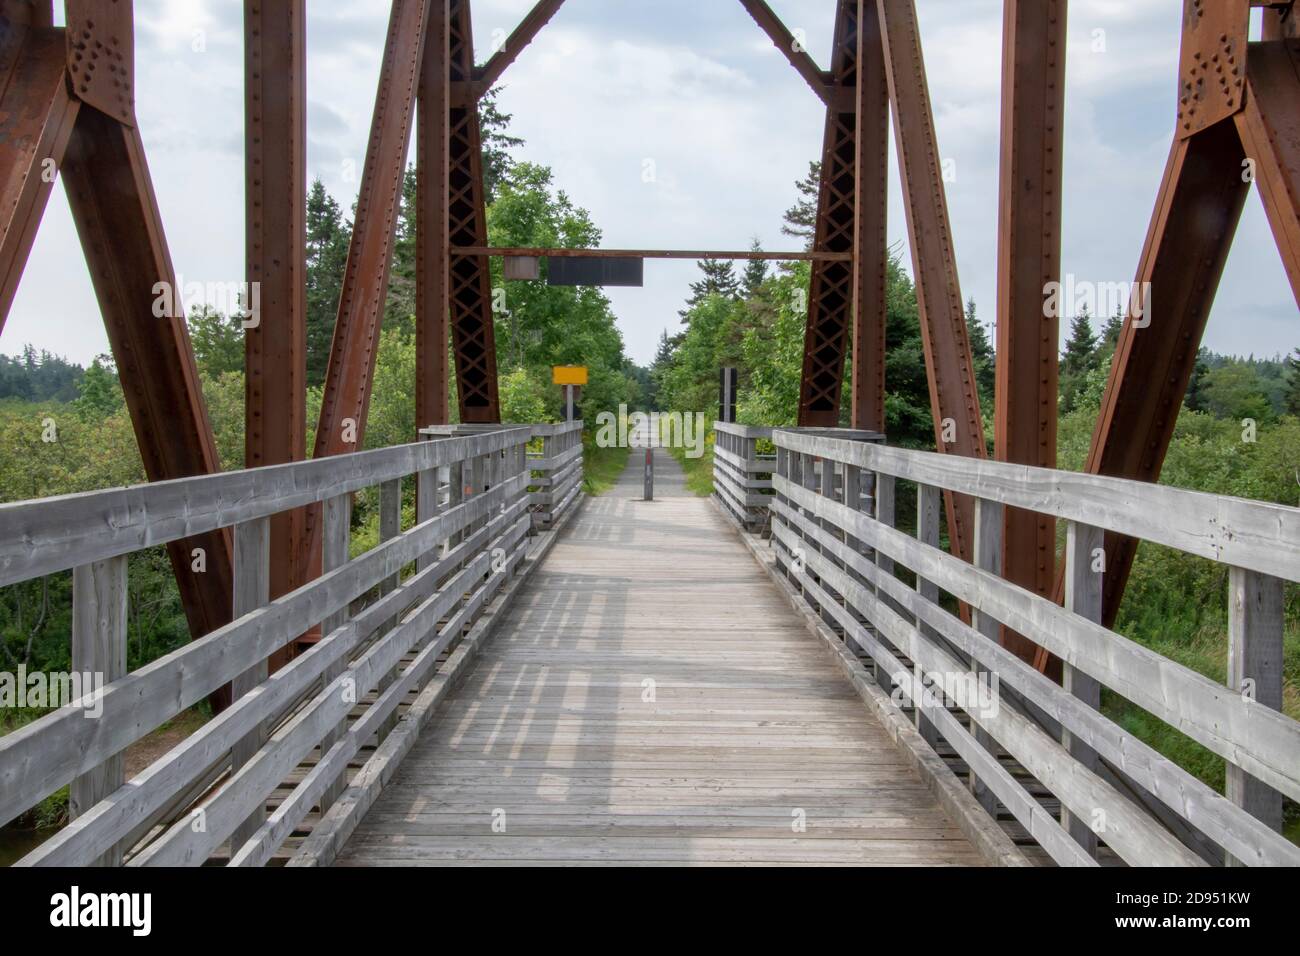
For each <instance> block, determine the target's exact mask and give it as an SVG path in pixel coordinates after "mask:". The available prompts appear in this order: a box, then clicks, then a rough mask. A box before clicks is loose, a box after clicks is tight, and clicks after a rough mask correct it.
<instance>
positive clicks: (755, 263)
mask: <svg viewBox="0 0 1300 956" xmlns="http://www.w3.org/2000/svg"><path fill="white" fill-rule="evenodd" d="M749 251H750V252H762V251H763V247H762V246H761V245H760V244H759V241H758V237H757V236H755V237H754V241H753V242H751V243H750V245H749ZM766 278H767V261H766V260H764V259H750V260H749V262H747V263H746V264H745V271H744V272H742V273H741V276H740V289H741V292H742V294H743V295H744V297H745V299H747V300H748V299H752V298H754V297H755V296H756V295H758V290H759V287H760V286H762V285H763V281H764V280H765V279H766Z"/></svg>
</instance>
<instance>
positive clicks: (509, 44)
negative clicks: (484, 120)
mask: <svg viewBox="0 0 1300 956" xmlns="http://www.w3.org/2000/svg"><path fill="white" fill-rule="evenodd" d="M563 5H564V0H538V3H537V5H536V6H534V7H533V8H532V9H531V10H529V11H528V13H527V15H526V16H525V17H524V18H523V20H521V21H520V23H519V26H517V27H515V30H514V32H513V33H511V34H510V36H509V37H507V38H506V42H505V45H503V46H502V47H501V48H500V49H498V50H496V51H494V52H493V54H492V56H491V57H490V58H489V59H488V61H487V63H485V64H483V66H481V67H479V68H477V69H476V70H474V80H475V85H476V86H477V87H478V89H479V95H480V96H482V95H483V93H486V92H487V91H488V90H490V89H492V87H494V86H495V85H496V84H497V82H498V81H499V80H500V79H501V75H502V74H503V73H505V71H506V70H507V69H508V68H509V67H510V64H512V63H514V62H515V59H516V58H517V57H518V56H519V54H520V53H522V52H523V51H524V48H525V47H526V46H528V44H530V43H532V42H533V39H534V38H535V37H536V36H537V34H538V33H539V32H540V31H541V29H542V27H544V26H546V24H548V23H550V22H551V17H553V16H555V14H556V12H557V11H558V10H559V9H560V7H562V6H563Z"/></svg>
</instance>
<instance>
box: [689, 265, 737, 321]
mask: <svg viewBox="0 0 1300 956" xmlns="http://www.w3.org/2000/svg"><path fill="white" fill-rule="evenodd" d="M700 271H701V272H703V273H704V278H703V279H701V280H700V281H699V282H692V283H691V297H690V298H689V299H687V300H686V308H685V309H683V310H682V311H681V312H680V313H678V314H679V315H681V317H682V321H683V322H685V321H687V318H686V317H687V315H688V314H689V313H690V311H691V309H693V308H695V307H696V306H697V305H699V304H700V303H701V302H703V301H704V300H705V299H707V298H708V297H709V296H711V295H720V296H723V297H724V298H727V299H738V298H740V283H739V282H737V281H736V269H735V263H733V262H723V261H722V260H720V259H701V260H700Z"/></svg>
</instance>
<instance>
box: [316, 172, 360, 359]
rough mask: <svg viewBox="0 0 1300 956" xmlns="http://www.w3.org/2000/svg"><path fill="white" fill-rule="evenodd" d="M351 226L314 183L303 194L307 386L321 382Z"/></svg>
mask: <svg viewBox="0 0 1300 956" xmlns="http://www.w3.org/2000/svg"><path fill="white" fill-rule="evenodd" d="M351 241H352V224H351V223H349V222H348V221H347V220H345V219H344V218H343V212H342V210H341V209H339V204H338V203H337V202H335V201H334V198H333V197H332V196H331V195H330V194H329V193H328V192H326V191H325V185H324V184H323V183H322V182H321V181H320V180H319V179H318V180H316V181H315V182H313V183H312V184H311V190H310V191H309V192H308V193H307V384H308V385H320V384H322V383H323V382H324V381H325V372H326V370H327V368H328V366H329V355H330V344H331V342H332V341H333V338H334V322H335V320H336V319H337V318H338V308H339V297H340V296H341V295H342V293H343V273H344V270H345V269H346V268H347V261H348V244H349V243H350V242H351Z"/></svg>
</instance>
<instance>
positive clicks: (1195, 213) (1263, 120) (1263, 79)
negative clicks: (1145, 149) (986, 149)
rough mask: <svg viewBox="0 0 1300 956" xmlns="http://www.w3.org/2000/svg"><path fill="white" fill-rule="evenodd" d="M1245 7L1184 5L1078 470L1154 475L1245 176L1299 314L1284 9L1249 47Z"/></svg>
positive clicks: (1112, 548) (1118, 588) (1297, 181)
mask: <svg viewBox="0 0 1300 956" xmlns="http://www.w3.org/2000/svg"><path fill="white" fill-rule="evenodd" d="M1251 5H1252V4H1251V2H1250V0H1222V2H1217V3H1210V2H1207V0H1185V3H1184V11H1183V48H1182V56H1181V59H1180V68H1179V72H1180V77H1179V102H1178V128H1177V132H1176V134H1175V139H1174V144H1173V147H1172V149H1171V151H1170V155H1169V161H1168V164H1167V166H1166V168H1165V174H1164V178H1163V180H1162V182H1161V184H1160V191H1159V195H1158V197H1157V199H1156V208H1155V212H1154V214H1153V216H1152V219H1151V225H1150V227H1149V229H1148V232H1147V238H1146V242H1145V244H1144V246H1143V250H1142V257H1141V261H1140V263H1139V265H1138V270H1137V277H1136V280H1135V283H1134V287H1133V288H1134V292H1135V294H1134V295H1133V296H1132V297H1131V301H1130V304H1129V309H1128V321H1126V322H1125V324H1124V328H1123V331H1122V332H1121V334H1120V338H1119V343H1118V345H1117V347H1116V350H1115V357H1114V359H1113V360H1112V364H1111V371H1110V378H1109V380H1108V381H1107V384H1106V391H1105V393H1104V395H1103V398H1102V404H1101V413H1100V416H1099V418H1098V421H1097V426H1096V429H1095V431H1094V432H1093V437H1092V445H1091V448H1090V451H1089V455H1088V461H1087V466H1086V469H1087V471H1089V472H1090V473H1093V474H1100V475H1111V476H1115V477H1123V478H1133V479H1138V480H1142V481H1156V480H1157V479H1158V478H1159V477H1160V469H1161V467H1162V465H1163V463H1164V459H1165V455H1166V453H1167V451H1168V449H1169V443H1170V441H1171V440H1172V437H1173V431H1174V425H1175V423H1176V421H1177V418H1178V413H1179V410H1180V408H1181V406H1182V402H1183V398H1184V396H1185V395H1186V392H1187V385H1188V382H1189V380H1190V378H1191V374H1192V370H1193V368H1194V366H1195V362H1196V353H1197V350H1198V348H1199V346H1200V343H1201V338H1202V335H1203V334H1204V332H1205V325H1206V322H1207V321H1208V319H1209V314H1210V308H1211V306H1212V304H1213V302H1214V295H1215V293H1216V292H1217V290H1218V286H1219V280H1220V278H1221V277H1222V274H1223V268H1224V263H1225V262H1226V260H1227V256H1228V250H1229V248H1230V246H1231V244H1232V238H1233V236H1234V235H1235V233H1236V231H1237V225H1238V222H1239V220H1240V217H1241V211H1242V207H1243V205H1244V203H1245V201H1246V196H1247V194H1248V192H1249V191H1250V184H1251V180H1252V179H1253V180H1254V181H1255V182H1258V183H1259V186H1260V198H1261V199H1262V200H1263V202H1264V207H1265V210H1266V212H1267V214H1268V219H1269V222H1270V224H1271V225H1272V227H1273V231H1274V236H1275V238H1276V239H1277V243H1278V247H1279V250H1280V252H1281V255H1282V259H1283V263H1284V266H1285V268H1286V271H1287V275H1288V277H1289V278H1290V281H1291V285H1292V290H1293V292H1294V294H1295V296H1296V302H1297V305H1298V306H1300V241H1297V237H1300V228H1298V227H1297V222H1300V120H1297V114H1296V106H1295V105H1296V103H1300V49H1298V47H1300V43H1297V41H1296V39H1295V15H1296V13H1295V9H1294V7H1289V8H1279V9H1276V10H1268V11H1265V34H1264V35H1265V37H1266V39H1265V40H1263V41H1260V42H1254V43H1251V42H1248V30H1249V15H1250V7H1251ZM1135 549H1136V544H1135V542H1134V541H1133V540H1132V539H1130V538H1125V537H1122V536H1119V535H1113V534H1109V533H1108V534H1107V535H1106V576H1105V588H1104V595H1103V601H1104V618H1105V621H1106V623H1108V624H1109V623H1112V622H1113V621H1114V619H1115V616H1116V614H1117V613H1118V611H1119V606H1120V601H1121V600H1122V598H1123V593H1124V587H1125V584H1126V582H1127V579H1128V575H1129V571H1130V570H1131V567H1132V562H1133V557H1134V554H1135ZM1061 591H1062V586H1061V585H1059V584H1058V588H1057V593H1058V596H1059V595H1060V593H1061Z"/></svg>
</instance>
